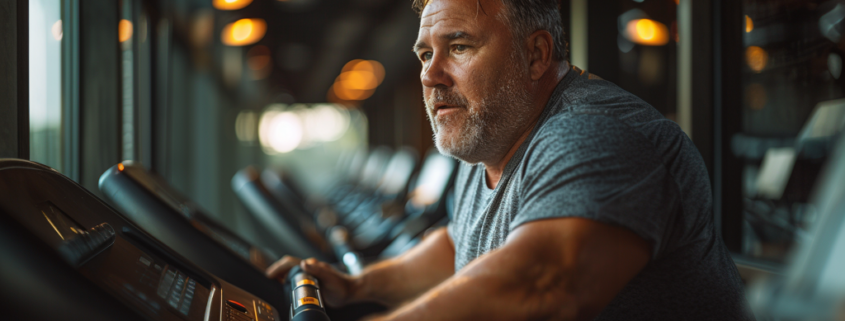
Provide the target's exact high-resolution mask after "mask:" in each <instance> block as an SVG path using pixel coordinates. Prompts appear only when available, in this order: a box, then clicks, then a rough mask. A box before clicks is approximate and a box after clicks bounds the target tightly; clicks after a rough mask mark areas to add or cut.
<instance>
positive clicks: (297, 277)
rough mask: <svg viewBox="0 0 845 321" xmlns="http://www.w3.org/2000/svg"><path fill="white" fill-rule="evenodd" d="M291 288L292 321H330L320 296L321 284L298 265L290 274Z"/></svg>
mask: <svg viewBox="0 0 845 321" xmlns="http://www.w3.org/2000/svg"><path fill="white" fill-rule="evenodd" d="M288 283H290V288H291V296H290V298H291V305H290V319H291V320H292V321H330V319H329V316H328V315H327V314H326V308H325V306H324V305H323V297H322V296H320V282H319V281H318V280H317V278H315V277H314V276H313V275H310V274H308V273H305V271H303V270H302V268H300V267H299V266H298V265H297V266H294V267H293V268H292V269H291V270H290V272H288Z"/></svg>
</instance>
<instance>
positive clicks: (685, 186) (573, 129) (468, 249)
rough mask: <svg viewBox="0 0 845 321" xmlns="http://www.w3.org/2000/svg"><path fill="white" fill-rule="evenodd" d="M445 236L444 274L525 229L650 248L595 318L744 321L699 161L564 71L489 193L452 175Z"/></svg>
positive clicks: (688, 148) (585, 78) (588, 80)
mask: <svg viewBox="0 0 845 321" xmlns="http://www.w3.org/2000/svg"><path fill="white" fill-rule="evenodd" d="M455 193H456V194H455V211H454V213H455V214H454V218H453V220H452V222H451V223H450V224H449V235H450V236H451V238H452V240H453V241H454V244H455V251H456V255H455V270H456V271H458V270H460V269H461V268H463V267H464V266H465V265H467V264H468V263H469V262H470V261H472V260H474V259H475V258H476V257H478V256H481V255H483V254H485V253H487V252H489V251H492V250H494V249H496V248H498V247H499V246H501V245H502V244H503V243H504V242H505V239H506V238H507V237H508V233H510V232H511V231H512V230H513V229H515V228H518V227H519V226H520V225H521V224H523V223H527V222H531V221H534V220H540V219H548V218H562V217H582V218H588V219H592V220H596V221H599V222H603V223H607V224H612V225H616V226H621V227H624V228H627V229H629V230H631V231H633V232H634V233H636V234H637V235H639V236H640V237H642V238H643V239H645V240H646V241H648V242H649V243H651V244H652V245H653V248H652V254H653V255H652V258H651V261H650V262H649V263H648V265H647V266H646V267H645V268H644V269H643V270H642V271H641V272H640V273H639V274H638V275H637V276H636V277H634V278H633V279H632V280H631V281H630V282H629V283H628V284H627V285H626V286H625V288H624V289H623V290H622V291H621V292H620V293H619V294H618V295H617V296H616V298H614V299H613V301H612V302H611V303H610V304H609V305H608V306H607V307H606V308H605V309H604V311H602V313H601V314H600V315H599V317H598V318H597V319H598V320H752V319H754V318H753V316H752V315H751V314H750V313H749V312H748V309H747V308H746V304H745V299H744V295H743V289H742V283H741V281H740V278H739V273H738V272H737V269H736V266H735V265H734V263H733V260H732V259H731V257H730V255H729V254H728V251H727V249H726V247H725V245H724V243H723V242H722V239H721V237H720V236H719V234H718V233H717V232H716V230H715V229H714V224H713V212H712V207H713V201H712V197H711V191H710V181H709V179H708V174H707V170H706V168H705V166H704V163H703V161H702V159H701V155H700V154H699V153H698V150H697V149H696V148H695V146H694V145H693V143H692V141H690V139H689V138H688V137H687V136H686V134H684V132H683V131H681V129H680V128H679V127H678V126H677V124H675V123H674V122H672V121H671V120H668V119H665V118H664V117H663V116H662V115H661V114H660V113H659V112H657V110H655V109H654V108H653V107H651V106H650V105H649V104H648V103H646V102H644V101H643V100H641V99H639V98H637V97H636V96H634V95H632V94H630V93H628V92H626V91H624V90H622V89H621V88H619V87H617V86H616V85H614V84H612V83H610V82H608V81H605V80H602V79H601V78H599V77H596V76H594V75H590V74H588V73H587V72H584V71H582V70H580V69H578V68H575V67H573V68H572V69H571V70H570V71H569V72H568V73H567V75H566V76H565V77H564V78H563V79H562V80H561V81H560V83H559V84H558V86H557V88H556V89H555V91H554V93H553V94H552V96H551V98H550V100H549V103H548V104H547V106H546V108H545V110H544V111H543V114H542V115H541V116H540V120H539V122H538V124H537V126H535V128H534V130H533V131H532V133H531V134H530V136H529V137H528V139H526V141H525V142H524V143H523V144H522V145H521V146H520V148H519V150H518V151H517V152H516V154H515V155H514V156H513V158H512V159H511V160H510V161H509V162H508V164H507V166H506V167H505V172H504V173H503V176H502V179H501V180H500V182H499V184H498V185H497V186H496V188H495V189H493V190H491V189H489V188H487V184H486V183H485V174H484V166H483V165H478V166H469V165H465V164H464V165H462V166H461V168H460V169H459V173H458V176H457V180H456V181H455Z"/></svg>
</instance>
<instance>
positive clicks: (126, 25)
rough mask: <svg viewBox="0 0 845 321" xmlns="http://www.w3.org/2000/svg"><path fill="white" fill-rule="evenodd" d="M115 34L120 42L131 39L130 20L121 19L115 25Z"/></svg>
mask: <svg viewBox="0 0 845 321" xmlns="http://www.w3.org/2000/svg"><path fill="white" fill-rule="evenodd" d="M117 35H118V39H119V40H120V42H124V41H126V40H129V39H132V22H129V20H126V19H122V20H120V23H118V25H117Z"/></svg>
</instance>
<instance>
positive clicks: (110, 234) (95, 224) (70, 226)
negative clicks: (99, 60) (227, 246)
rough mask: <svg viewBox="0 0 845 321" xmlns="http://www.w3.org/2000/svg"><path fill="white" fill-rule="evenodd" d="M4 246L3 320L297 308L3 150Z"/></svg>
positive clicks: (213, 316) (251, 313) (262, 313)
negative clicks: (230, 277) (224, 275)
mask: <svg viewBox="0 0 845 321" xmlns="http://www.w3.org/2000/svg"><path fill="white" fill-rule="evenodd" d="M0 255H2V257H3V264H2V268H0V285H2V286H0V302H2V303H0V306H2V307H4V308H5V309H4V314H3V318H4V319H9V320H12V319H15V320H18V319H31V320H67V319H85V320H95V321H99V320H104V321H105V320H111V321H113V320H122V321H130V320H174V321H176V320H180V321H184V320H188V321H193V320H196V321H201V320H202V321H207V320H221V321H222V320H244V321H281V320H282V317H283V316H284V315H289V312H287V311H284V310H283V311H284V312H282V311H279V309H280V308H282V309H286V310H287V309H289V306H290V303H289V302H290V301H280V302H281V305H276V304H273V303H271V302H270V301H267V299H270V298H269V297H264V296H263V295H256V294H257V293H254V292H248V291H246V290H243V289H241V288H239V287H237V286H235V285H232V284H230V283H228V282H226V281H224V280H223V279H221V278H219V277H218V276H217V275H215V274H212V272H210V271H207V270H205V269H203V268H201V267H200V266H198V265H195V264H194V263H192V262H191V261H190V260H188V259H187V258H186V257H184V256H182V255H180V254H179V253H177V252H176V251H174V250H172V249H170V248H169V247H167V246H166V245H165V244H164V243H162V242H161V241H159V240H158V239H156V238H155V237H154V236H153V235H150V234H148V233H147V232H146V231H145V230H144V229H142V228H140V227H138V226H136V225H135V224H134V223H132V222H131V221H130V220H128V219H127V218H126V217H124V216H123V215H122V214H120V213H118V212H117V211H115V210H114V209H112V208H111V207H109V206H108V205H106V204H105V203H104V202H102V201H101V200H99V199H98V198H97V197H96V196H94V195H93V194H91V193H90V192H88V191H87V190H85V189H84V188H83V187H81V186H80V185H79V184H77V183H76V182H73V181H72V180H71V179H69V178H67V177H65V176H64V175H62V174H60V173H58V172H56V171H55V170H53V169H51V168H49V167H47V166H44V165H41V164H37V163H34V162H30V161H25V160H19V159H0ZM218 263H219V264H220V265H221V266H226V265H227V262H226V260H225V259H221V260H220V261H219V262H218ZM266 283H271V282H266ZM279 288H281V286H280V287H279ZM286 293H289V292H287V291H284V293H283V294H281V295H279V297H287V296H286V295H285V294H286ZM306 304H307V302H306ZM312 306H314V307H315V308H316V307H317V306H316V305H312ZM301 308H302V306H301V305H300V306H299V307H297V309H301ZM284 318H285V319H287V316H284Z"/></svg>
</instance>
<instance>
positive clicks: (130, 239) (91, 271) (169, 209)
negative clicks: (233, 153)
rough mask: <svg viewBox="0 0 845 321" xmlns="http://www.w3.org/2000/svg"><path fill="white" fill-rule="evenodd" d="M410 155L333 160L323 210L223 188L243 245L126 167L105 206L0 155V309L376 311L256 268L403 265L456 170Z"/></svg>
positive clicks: (283, 314) (241, 315)
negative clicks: (235, 210) (248, 232)
mask: <svg viewBox="0 0 845 321" xmlns="http://www.w3.org/2000/svg"><path fill="white" fill-rule="evenodd" d="M418 159H419V157H418V155H417V154H416V153H415V152H414V151H413V150H412V149H409V148H401V149H399V150H396V151H392V150H390V149H389V148H386V147H379V148H374V149H373V150H371V151H368V152H358V153H353V154H349V155H347V156H346V157H343V158H342V159H341V161H339V162H338V164H339V168H340V169H342V170H341V171H340V172H341V174H340V175H341V176H342V177H341V179H339V183H338V184H336V186H334V187H333V188H331V190H330V191H329V192H328V193H326V194H325V195H324V197H322V198H321V199H319V200H314V199H309V198H306V197H305V195H304V194H303V193H302V192H301V188H299V186H298V185H296V183H295V181H294V180H293V179H292V178H291V177H289V176H288V175H286V174H284V173H280V172H276V171H273V170H264V171H263V172H259V171H258V170H257V169H255V168H253V167H249V168H246V169H244V170H241V171H240V172H238V173H237V174H236V175H235V177H234V178H233V179H232V188H233V190H234V193H235V194H236V195H237V196H238V198H239V199H240V201H241V202H242V203H243V204H244V205H245V207H246V208H247V209H248V211H249V212H250V214H251V215H249V216H248V217H246V218H245V219H248V220H252V221H253V222H254V223H255V224H254V225H255V226H256V227H257V231H256V235H255V237H252V239H253V241H252V242H251V241H248V240H247V239H246V238H244V237H243V236H242V235H239V234H238V233H236V232H235V231H233V230H232V229H230V228H229V227H227V226H226V225H225V224H222V223H220V222H218V221H216V220H215V219H214V218H213V217H212V216H210V215H209V214H208V212H206V211H205V210H203V209H202V208H201V207H199V206H198V205H197V204H195V203H194V202H192V201H191V200H190V199H188V198H187V197H185V196H184V195H183V194H181V193H179V192H178V191H177V190H176V189H175V188H173V187H172V186H170V185H169V184H168V183H167V182H166V180H164V179H163V178H161V177H159V176H157V175H155V174H154V173H152V172H150V171H149V170H147V169H146V168H144V167H143V166H141V165H139V164H135V163H131V162H123V163H120V164H116V165H115V166H113V167H112V168H110V169H108V170H107V171H106V172H105V173H104V174H103V175H102V176H101V177H100V181H99V188H100V191H101V192H102V194H103V195H104V196H105V200H101V199H99V198H98V197H97V196H95V195H94V194H92V193H91V192H89V191H88V190H86V189H85V188H83V187H82V186H80V185H79V184H77V183H76V182H74V181H73V180H71V179H69V178H68V177H66V176H64V175H62V174H60V173H58V172H56V171H55V170H53V169H51V168H49V167H47V166H44V165H41V164H37V163H34V162H30V161H25V160H19V159H0V257H2V258H3V259H2V261H3V264H2V268H0V284H2V287H0V306H7V309H4V311H6V312H5V313H7V314H11V315H19V316H20V317H26V318H28V319H35V320H62V319H85V320H115V319H118V318H120V319H121V320H244V321H249V320H252V321H277V320H288V319H290V320H329V319H331V320H335V321H337V320H353V319H356V318H358V317H361V316H363V315H366V314H368V313H371V312H374V311H378V310H379V309H380V307H378V306H373V305H366V304H365V305H358V306H352V307H347V308H344V309H339V310H332V309H330V308H327V307H325V306H324V305H323V301H322V297H321V294H320V292H319V291H320V290H319V280H316V279H315V278H314V277H313V276H310V275H308V274H306V273H304V272H302V271H301V270H299V269H298V268H295V269H294V270H292V271H291V273H289V275H288V280H287V282H285V283H282V282H278V281H276V280H270V279H268V278H267V277H266V276H265V274H264V271H265V269H266V268H267V267H268V266H269V264H271V263H272V262H274V261H275V260H277V259H279V258H281V257H282V256H283V255H293V256H297V257H301V258H307V257H316V258H319V259H322V260H325V261H327V262H330V263H335V265H336V266H337V267H338V268H339V269H341V270H346V271H347V272H349V273H351V274H355V273H359V272H360V271H361V269H362V267H363V266H364V265H365V264H366V263H368V262H371V261H375V260H379V259H383V258H388V257H392V256H395V255H399V254H401V253H403V252H404V251H406V250H408V249H409V248H410V247H412V246H413V245H415V244H416V243H417V242H419V240H420V239H421V238H422V237H423V236H424V234H425V233H426V231H428V230H429V229H432V228H436V227H438V226H443V225H445V224H446V223H447V222H448V219H449V218H448V217H449V213H448V211H449V210H450V208H451V206H450V205H449V204H448V203H450V202H451V194H450V192H451V186H452V183H453V180H454V173H455V171H456V167H457V164H456V163H455V161H454V160H453V159H451V158H448V157H445V156H443V155H440V154H439V153H437V152H436V151H434V150H432V151H430V152H428V153H427V155H425V157H424V158H423V161H422V163H421V164H420V163H419V162H418Z"/></svg>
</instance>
